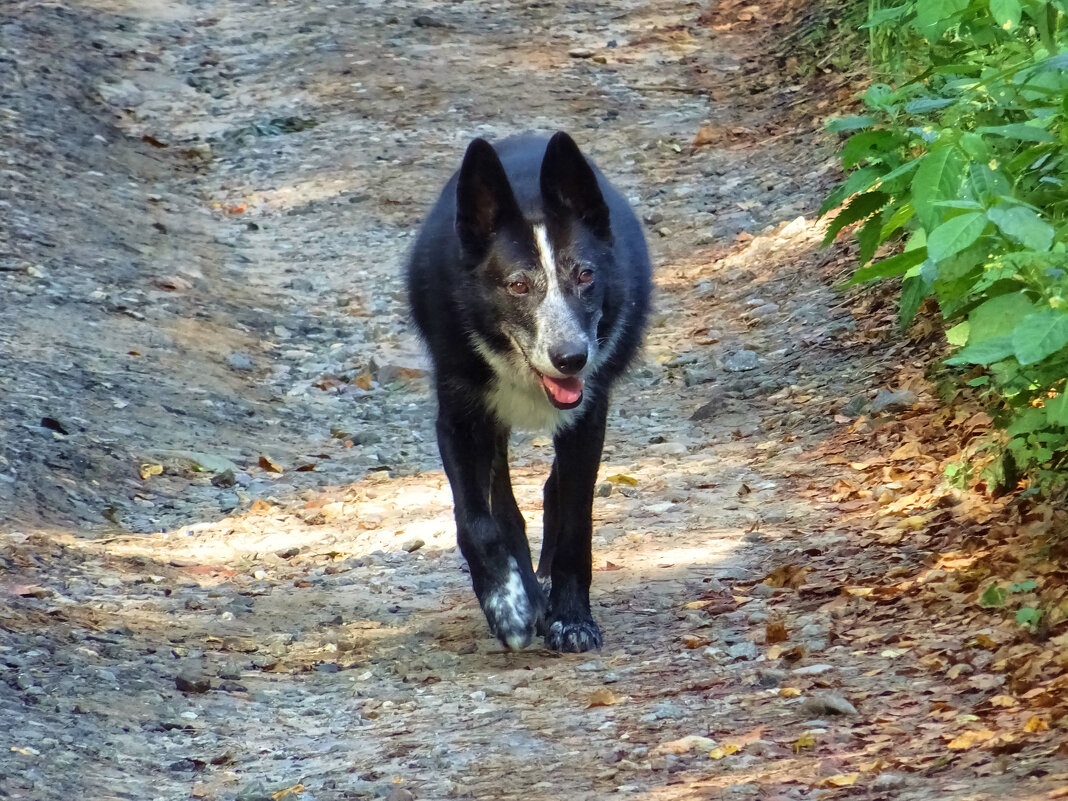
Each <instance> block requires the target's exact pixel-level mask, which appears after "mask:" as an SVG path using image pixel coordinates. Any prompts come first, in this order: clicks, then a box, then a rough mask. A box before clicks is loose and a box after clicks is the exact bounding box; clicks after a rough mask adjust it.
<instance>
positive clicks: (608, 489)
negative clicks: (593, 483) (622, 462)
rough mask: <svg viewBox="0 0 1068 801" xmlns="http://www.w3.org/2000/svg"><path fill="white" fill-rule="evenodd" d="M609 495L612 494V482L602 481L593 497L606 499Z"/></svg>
mask: <svg viewBox="0 0 1068 801" xmlns="http://www.w3.org/2000/svg"><path fill="white" fill-rule="evenodd" d="M611 494H612V482H611V481H602V482H600V483H599V484H598V485H597V488H596V489H595V490H594V495H596V496H597V497H598V498H607V497H608V496H609V495H611Z"/></svg>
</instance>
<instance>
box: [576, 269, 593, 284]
mask: <svg viewBox="0 0 1068 801" xmlns="http://www.w3.org/2000/svg"><path fill="white" fill-rule="evenodd" d="M592 280H593V270H583V271H582V272H580V273H579V274H578V281H579V283H580V284H588V283H589V282H590V281H592Z"/></svg>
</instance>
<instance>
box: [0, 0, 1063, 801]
mask: <svg viewBox="0 0 1068 801" xmlns="http://www.w3.org/2000/svg"><path fill="white" fill-rule="evenodd" d="M804 6H805V4H802V3H797V2H794V3H783V2H781V0H780V2H757V0H752V2H747V3H737V2H734V3H731V2H725V3H720V4H718V5H717V4H712V6H711V7H710V9H704V8H702V7H700V6H699V5H697V4H695V3H691V2H683V1H682V0H643V1H641V2H639V0H619V1H617V2H607V0H600V2H588V3H567V4H564V3H559V4H556V3H546V2H533V0H523V1H521V2H494V3H485V2H475V0H457V1H456V2H450V3H432V2H429V1H428V0H398V1H397V2H391V3H377V2H374V3H371V2H368V3H351V4H336V5H320V4H318V3H315V2H312V0H268V1H267V2H251V1H250V0H139V2H133V0H67V1H66V2H50V3H41V2H38V1H37V0H9V2H7V3H6V4H5V5H4V7H3V8H2V9H0V162H2V164H0V167H2V170H0V237H2V238H0V420H3V423H2V424H0V520H2V521H3V526H2V530H0V720H2V721H3V731H2V732H0V798H13V799H14V798H19V799H64V800H69V799H74V798H87V799H138V800H139V801H140V800H141V799H168V800H170V799H185V798H199V799H219V800H220V801H222V800H223V799H239V800H240V801H264V800H265V799H275V801H279V800H280V799H302V800H303V801H312V800H313V799H318V800H319V801H326V800H327V799H347V798H387V799H392V801H404V799H413V798H414V799H480V800H481V799H509V798H511V799H524V801H535V800H536V799H545V800H546V801H549V800H552V801H557V800H558V799H561V798H570V799H602V798H608V797H615V796H616V795H617V794H618V795H620V796H623V797H633V798H648V799H658V800H661V799H662V800H666V799H680V800H681V799H737V800H739V801H742V800H744V799H802V798H806V799H807V798H829V797H837V796H842V797H863V798H868V799H897V798H900V799H916V801H920V800H921V799H922V800H923V801H929V799H960V800H962V801H963V799H995V798H996V799H1002V800H1004V801H1008V799H1019V800H1021V801H1022V799H1039V798H1042V799H1045V798H1059V797H1068V792H1066V790H1065V787H1066V785H1068V766H1066V757H1068V752H1066V749H1065V746H1064V744H1063V743H1064V741H1065V739H1066V738H1065V734H1066V731H1065V729H1066V727H1068V717H1066V712H1068V709H1066V706H1065V700H1064V699H1065V689H1066V681H1065V678H1064V674H1065V670H1064V668H1065V666H1066V665H1068V635H1066V634H1064V633H1063V628H1052V629H1050V628H1048V627H1047V628H1045V629H1043V630H1040V631H1036V632H1035V633H1034V634H1032V633H1031V632H1029V631H1028V630H1027V629H1026V628H1024V627H1021V626H1020V625H1018V624H1017V623H1016V622H1015V621H1014V620H1013V619H1012V616H1011V614H1010V613H1006V612H1005V611H1004V610H1002V609H999V608H985V607H983V606H981V605H980V604H979V603H978V599H979V597H980V595H981V594H982V592H983V590H984V587H986V586H987V585H988V579H989V578H990V577H991V575H992V574H991V572H990V568H989V567H987V566H984V564H985V563H983V562H982V558H983V553H984V551H983V550H982V549H983V547H985V546H983V545H982V544H979V545H977V544H976V538H975V536H974V535H975V534H976V533H982V534H983V535H984V536H985V535H986V534H989V533H990V532H991V531H994V532H995V533H997V532H1001V535H999V536H1001V541H1002V542H1003V543H1012V542H1015V540H1014V538H1017V537H1022V536H1029V537H1036V536H1041V535H1042V534H1043V532H1045V531H1046V530H1047V529H1048V528H1049V526H1050V525H1051V524H1052V522H1051V521H1052V520H1053V516H1054V515H1053V513H1051V512H1049V510H1046V511H1045V512H1041V513H1039V512H1036V511H1034V510H1030V511H1028V510H1027V509H1023V508H1021V507H1019V506H1018V505H1014V504H1011V503H1008V502H1005V501H992V500H990V499H989V498H986V497H985V496H983V495H980V494H977V493H974V492H966V491H960V490H954V489H952V488H950V487H947V486H946V485H945V482H944V481H943V479H942V474H943V470H944V467H945V465H946V464H947V460H949V459H951V458H952V457H953V456H954V455H955V454H956V453H958V452H959V450H960V448H961V447H965V446H967V443H968V442H970V441H971V440H972V439H974V436H975V433H976V432H977V431H981V430H985V428H986V426H988V424H989V418H986V417H985V415H983V413H982V412H980V411H976V410H975V409H971V408H969V407H967V405H966V404H963V405H959V406H958V405H954V404H948V405H947V403H945V402H944V401H942V400H940V399H939V398H937V397H935V395H934V394H933V391H932V388H931V386H930V385H929V384H928V383H927V382H926V381H925V380H924V377H923V376H924V369H923V368H924V362H923V360H922V358H920V357H919V356H917V355H916V350H915V348H916V345H915V342H913V343H909V342H907V341H905V340H903V339H902V338H901V336H900V334H899V332H898V330H897V327H896V323H895V320H894V315H895V313H894V308H893V303H892V298H888V297H884V296H883V294H879V293H876V294H871V293H868V294H858V293H852V294H844V293H842V292H841V291H839V290H836V289H835V288H834V287H835V284H836V283H838V282H840V281H841V280H843V279H844V278H845V277H847V276H848V274H849V269H850V259H849V253H848V252H846V251H845V250H842V249H841V248H830V249H821V248H820V247H819V244H820V240H821V239H822V236H823V229H822V224H821V223H820V222H819V221H818V220H817V219H816V215H815V209H816V208H817V207H818V206H819V203H820V201H821V199H822V197H823V196H824V195H825V193H826V191H827V190H828V188H829V187H830V186H832V185H833V183H834V181H835V179H836V171H835V166H834V161H833V158H832V156H833V142H831V141H830V140H829V138H827V137H826V136H825V135H824V134H822V133H821V127H820V124H821V119H822V117H823V116H825V115H827V114H829V113H831V112H832V111H834V110H835V109H836V108H838V107H839V106H840V105H842V104H844V103H847V102H848V101H849V98H850V97H851V96H852V95H853V93H854V92H855V91H856V90H857V88H858V86H857V84H856V82H855V80H854V79H853V78H852V77H851V76H850V75H848V74H844V73H841V72H838V71H836V70H833V69H830V68H826V69H824V68H817V69H815V70H814V71H812V70H806V69H805V67H804V65H803V64H801V63H800V62H799V61H798V59H796V58H793V57H791V56H790V55H789V54H782V53H778V55H775V54H776V53H777V52H778V51H777V48H778V47H779V45H781V43H782V41H783V40H784V38H786V37H788V35H789V34H790V32H791V30H793V29H792V28H791V25H792V24H794V23H796V22H797V21H799V20H801V19H802V17H803V13H802V12H803V11H804ZM529 129H534V130H542V131H553V130H557V129H563V130H567V131H569V132H570V133H571V134H572V135H573V136H574V137H575V139H576V140H577V141H578V142H579V144H580V146H582V147H583V148H584V149H585V150H586V152H587V153H589V154H590V155H591V156H593V158H594V159H596V160H597V161H598V163H599V164H600V166H601V167H602V169H603V170H604V171H605V173H607V174H608V175H609V176H611V177H612V179H613V180H614V182H615V183H616V184H617V185H618V186H619V187H620V188H621V189H622V190H623V192H624V194H626V195H627V196H628V197H630V198H631V199H632V201H633V203H634V205H635V207H636V208H637V209H638V211H639V214H640V215H641V216H642V217H643V219H644V221H645V223H646V227H647V231H648V235H649V238H650V244H651V247H652V251H653V254H654V262H655V265H656V286H657V289H656V299H655V305H656V311H655V315H654V317H653V321H652V324H651V327H650V330H649V333H648V337H647V345H646V348H645V351H644V356H643V359H642V361H641V363H640V364H639V365H638V366H637V367H636V368H635V369H634V370H633V372H632V373H631V374H630V375H629V376H628V377H627V378H626V380H625V381H624V382H623V383H622V384H621V385H620V386H619V387H618V389H617V391H616V397H615V404H614V411H613V413H612V416H611V418H610V422H609V431H608V444H607V447H606V449H605V456H604V465H603V468H602V477H601V484H600V485H599V488H598V498H597V502H596V506H595V526H596V531H595V540H594V545H595V566H596V573H595V575H594V588H593V604H594V613H595V616H596V617H597V618H598V620H599V622H600V623H601V625H602V627H603V629H604V631H605V647H604V649H603V651H601V652H599V653H588V654H582V655H560V654H556V653H551V652H548V651H545V650H542V649H540V648H538V647H533V648H531V649H529V650H527V651H524V652H521V653H508V652H504V651H502V649H501V648H500V647H499V645H498V643H497V642H496V641H495V640H493V639H492V638H491V637H490V636H489V634H488V632H487V630H486V626H485V623H484V620H483V618H482V616H481V614H480V612H479V609H478V605H477V602H476V601H475V598H474V595H473V594H472V592H471V591H470V587H469V582H468V578H467V575H466V574H465V572H464V569H463V564H462V560H461V558H460V556H459V554H458V552H457V549H456V547H455V544H454V540H453V526H452V520H451V508H450V502H451V499H450V494H449V490H448V486H447V483H446V481H445V479H444V476H443V474H442V472H441V469H440V463H439V461H438V456H437V451H436V445H435V442H434V436H433V418H434V408H433V403H432V401H431V399H430V396H429V393H428V381H427V378H426V373H425V369H426V365H425V362H424V359H423V357H422V355H421V352H420V348H419V346H418V344H417V342H416V341H415V339H414V337H413V335H412V332H411V328H410V326H409V325H408V321H407V315H406V306H405V299H404V293H403V287H402V281H401V275H402V265H403V261H404V257H405V252H406V250H407V248H408V246H409V244H410V242H411V241H412V240H411V236H412V234H413V232H414V231H415V229H416V226H417V225H418V222H419V220H420V217H421V215H422V214H423V213H424V211H425V210H426V209H427V208H428V206H429V204H430V202H431V201H432V200H433V198H434V197H435V195H436V193H437V191H438V189H439V187H440V185H441V184H442V182H444V180H445V179H446V178H447V177H448V175H449V174H450V173H451V171H452V170H454V169H455V168H456V166H457V165H458V161H459V158H460V156H461V154H462V152H463V149H464V147H465V145H466V143H467V141H469V140H470V139H471V138H472V137H474V136H483V137H487V138H490V139H493V138H499V137H502V136H505V135H507V134H509V133H513V132H518V131H522V130H529ZM513 448H514V461H515V465H516V467H515V470H514V472H513V477H514V481H515V484H516V493H517V497H518V500H519V503H520V506H521V508H522V509H523V510H524V513H525V515H526V516H527V520H528V524H529V528H530V530H531V531H532V532H533V533H534V536H533V537H532V539H533V540H535V541H536V540H537V539H538V537H537V534H536V532H538V531H539V529H540V523H541V493H540V484H541V482H542V481H544V478H545V477H546V475H547V473H548V466H549V464H550V462H551V443H550V442H549V441H548V440H547V439H546V438H545V437H541V436H531V435H523V434H516V435H515V437H514V444H513ZM998 527H1000V528H998ZM982 542H986V540H983V541H982ZM969 543H970V544H969ZM536 544H537V543H536V542H535V545H536ZM1021 552H1022V551H1021ZM1057 570H1058V568H1056V567H1055V566H1050V565H1045V564H1044V563H1041V562H1026V563H1024V562H1021V563H1020V564H1019V565H1017V566H1016V567H1014V568H1013V572H1011V574H1009V575H995V576H994V577H995V578H1001V579H1004V580H1005V581H1009V580H1011V581H1013V582H1015V583H1014V584H1013V585H1012V587H1013V588H1014V589H1013V590H1012V593H1014V595H1018V596H1019V597H1020V599H1021V600H1020V603H1026V602H1028V600H1027V599H1028V598H1030V597H1031V596H1030V595H1029V593H1032V592H1040V591H1041V590H1042V587H1043V582H1044V581H1047V580H1050V579H1049V578H1048V577H1049V576H1054V575H1056V571H1057ZM1029 576H1033V577H1034V578H1033V580H1030V583H1028V577H1029ZM1006 592H1009V591H1008V590H1006ZM988 600H989V599H988ZM987 606H990V604H987ZM1066 611H1068V610H1066Z"/></svg>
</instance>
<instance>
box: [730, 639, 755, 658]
mask: <svg viewBox="0 0 1068 801" xmlns="http://www.w3.org/2000/svg"><path fill="white" fill-rule="evenodd" d="M759 655H760V651H759V650H758V649H757V647H756V643H752V642H749V641H748V640H745V641H744V642H736V643H735V644H734V645H732V646H731V647H730V648H728V649H727V656H729V657H730V658H731V659H756V658H757V657H758V656H759Z"/></svg>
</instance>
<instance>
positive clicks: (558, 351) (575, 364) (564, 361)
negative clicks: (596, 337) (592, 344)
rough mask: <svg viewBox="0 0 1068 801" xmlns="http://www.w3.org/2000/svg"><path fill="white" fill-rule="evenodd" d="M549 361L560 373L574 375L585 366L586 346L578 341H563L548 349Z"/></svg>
mask: <svg viewBox="0 0 1068 801" xmlns="http://www.w3.org/2000/svg"><path fill="white" fill-rule="evenodd" d="M549 361H551V362H552V363H553V367H555V368H556V369H557V370H559V371H560V372H561V373H566V374H567V375H574V374H575V373H577V372H578V371H579V370H581V369H582V368H583V367H585V366H586V346H585V345H584V344H582V343H580V342H564V343H563V344H562V345H560V346H559V347H557V348H554V349H553V350H550V351H549Z"/></svg>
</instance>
